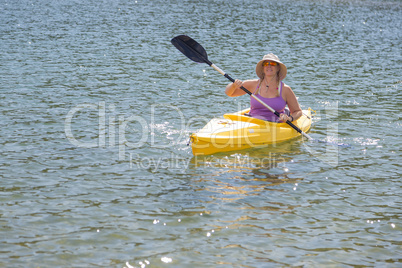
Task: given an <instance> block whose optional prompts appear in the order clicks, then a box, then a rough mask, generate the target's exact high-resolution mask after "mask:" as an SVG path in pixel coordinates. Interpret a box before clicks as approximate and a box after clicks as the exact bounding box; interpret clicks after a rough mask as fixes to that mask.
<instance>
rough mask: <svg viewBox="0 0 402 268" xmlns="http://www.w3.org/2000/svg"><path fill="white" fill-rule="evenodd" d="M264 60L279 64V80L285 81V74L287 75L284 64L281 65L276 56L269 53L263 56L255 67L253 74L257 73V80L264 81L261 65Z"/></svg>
mask: <svg viewBox="0 0 402 268" xmlns="http://www.w3.org/2000/svg"><path fill="white" fill-rule="evenodd" d="M266 60H269V61H274V62H277V63H278V64H279V66H280V71H279V80H283V79H285V77H286V74H287V72H288V69H287V68H286V66H285V64H283V63H282V62H281V61H280V60H279V58H278V56H276V55H275V54H273V53H269V54H267V55H265V56H264V57H263V58H262V60H260V61H259V62H258V63H257V66H256V67H255V72H256V73H257V76H258V77H259V78H261V79H264V68H263V66H262V63H263V62H264V61H266Z"/></svg>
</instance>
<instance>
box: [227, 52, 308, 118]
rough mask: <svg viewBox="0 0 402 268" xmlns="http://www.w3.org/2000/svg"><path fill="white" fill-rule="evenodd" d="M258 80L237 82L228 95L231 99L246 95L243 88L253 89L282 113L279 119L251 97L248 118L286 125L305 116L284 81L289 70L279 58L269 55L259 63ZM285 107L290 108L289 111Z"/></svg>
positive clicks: (252, 90)
mask: <svg viewBox="0 0 402 268" xmlns="http://www.w3.org/2000/svg"><path fill="white" fill-rule="evenodd" d="M255 71H256V73H257V76H258V77H259V79H253V80H245V81H241V80H238V79H236V80H235V82H234V83H230V84H229V85H227V86H226V90H225V93H226V95H228V96H229V97H238V96H242V95H244V94H246V92H244V91H243V90H242V89H241V88H240V87H241V86H243V87H245V88H247V89H248V90H250V91H251V92H252V93H253V94H254V95H255V96H257V97H258V98H259V99H261V100H262V101H263V102H265V103H266V104H268V105H269V106H270V107H272V108H273V109H274V110H275V111H277V112H279V113H280V117H279V118H278V117H277V116H276V115H275V114H274V113H272V112H271V111H270V110H268V109H267V108H266V107H265V106H263V105H262V104H261V103H259V102H258V101H257V100H255V99H254V98H250V113H249V115H250V116H252V117H255V118H259V119H264V120H268V121H273V122H286V121H287V120H289V121H294V120H297V119H298V118H299V117H301V116H302V113H303V112H302V110H301V108H300V105H299V102H298V101H297V98H296V96H295V94H294V93H293V90H292V89H291V88H290V87H289V86H288V85H286V84H285V83H283V82H282V80H283V79H284V78H285V77H286V74H287V68H286V66H285V64H283V63H282V62H281V61H280V60H279V58H278V56H276V55H274V54H272V53H270V54H267V55H265V56H264V57H263V59H262V60H260V61H259V62H258V63H257V66H256V68H255ZM286 105H287V106H288V108H289V109H286Z"/></svg>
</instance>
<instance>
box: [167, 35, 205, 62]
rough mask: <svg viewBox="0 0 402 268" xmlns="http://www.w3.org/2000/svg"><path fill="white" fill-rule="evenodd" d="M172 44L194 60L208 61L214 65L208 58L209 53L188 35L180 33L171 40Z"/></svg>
mask: <svg viewBox="0 0 402 268" xmlns="http://www.w3.org/2000/svg"><path fill="white" fill-rule="evenodd" d="M171 42H172V44H173V45H174V46H175V47H176V48H177V49H178V50H180V52H181V53H183V54H184V55H186V56H187V58H189V59H190V60H192V61H195V62H199V63H207V64H208V65H212V62H210V61H209V60H208V55H207V52H206V51H205V49H204V48H203V47H202V46H201V45H200V44H198V43H197V41H195V40H194V39H192V38H191V37H189V36H187V35H178V36H176V37H175V38H173V39H172V40H171Z"/></svg>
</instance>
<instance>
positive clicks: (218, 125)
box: [190, 109, 311, 155]
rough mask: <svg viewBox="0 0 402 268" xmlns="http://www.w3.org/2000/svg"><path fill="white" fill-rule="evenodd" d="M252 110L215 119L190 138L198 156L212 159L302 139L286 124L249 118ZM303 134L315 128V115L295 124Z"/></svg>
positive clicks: (305, 114) (296, 121) (301, 119)
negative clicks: (312, 124) (218, 155)
mask: <svg viewBox="0 0 402 268" xmlns="http://www.w3.org/2000/svg"><path fill="white" fill-rule="evenodd" d="M249 111H250V109H245V110H243V111H239V112H237V113H228V114H224V115H223V117H224V118H214V119H212V120H211V121H209V122H208V124H206V125H205V126H204V127H203V128H202V129H201V130H199V131H198V132H197V133H194V134H192V135H191V136H190V139H191V142H192V145H191V147H192V150H193V154H194V155H210V154H214V153H220V152H229V151H237V150H242V149H247V148H252V147H258V146H264V145H267V144H274V143H279V142H283V141H287V140H290V139H293V138H295V137H299V136H300V134H299V133H298V132H297V131H296V130H294V129H293V128H292V127H291V126H289V125H288V124H286V123H276V122H269V121H265V120H261V119H257V118H253V117H250V116H247V115H245V114H246V113H248V112H249ZM292 123H293V124H294V125H296V126H297V127H298V128H300V129H301V130H302V131H303V132H307V131H308V130H309V129H310V127H311V111H310V109H309V110H303V116H302V117H300V118H299V119H297V120H295V121H293V122H292Z"/></svg>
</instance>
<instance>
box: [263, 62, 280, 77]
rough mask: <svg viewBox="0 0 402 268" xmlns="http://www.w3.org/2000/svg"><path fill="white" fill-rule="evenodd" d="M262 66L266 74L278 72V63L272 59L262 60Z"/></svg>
mask: <svg viewBox="0 0 402 268" xmlns="http://www.w3.org/2000/svg"><path fill="white" fill-rule="evenodd" d="M262 66H263V67H264V73H265V75H267V76H273V75H276V74H277V73H278V72H279V64H278V63H276V62H274V61H270V60H267V61H264V62H263V63H262Z"/></svg>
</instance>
